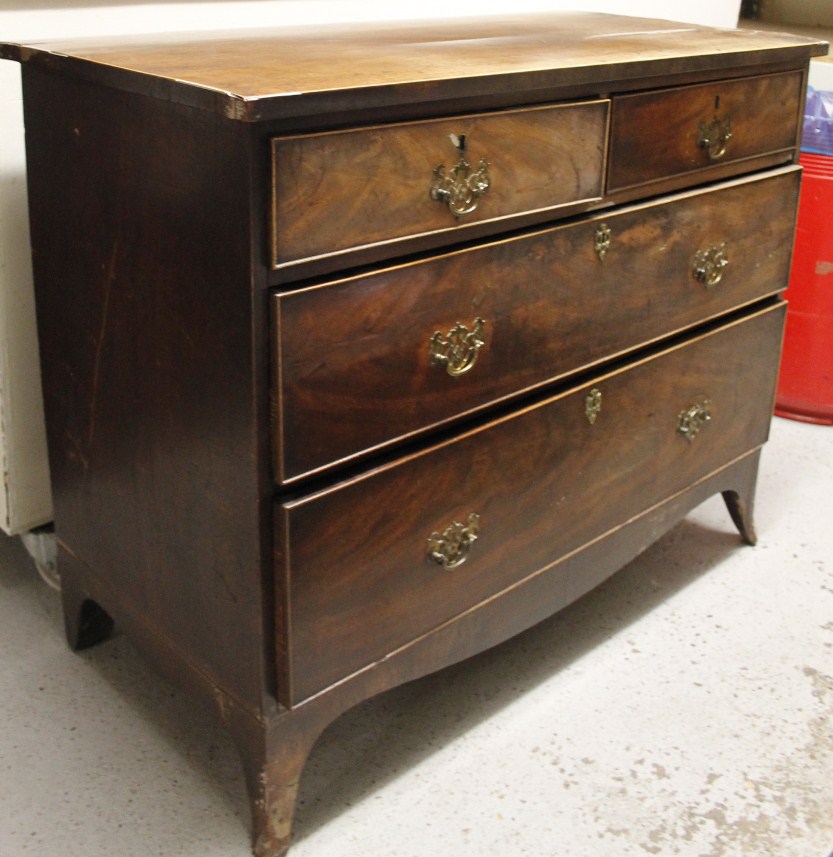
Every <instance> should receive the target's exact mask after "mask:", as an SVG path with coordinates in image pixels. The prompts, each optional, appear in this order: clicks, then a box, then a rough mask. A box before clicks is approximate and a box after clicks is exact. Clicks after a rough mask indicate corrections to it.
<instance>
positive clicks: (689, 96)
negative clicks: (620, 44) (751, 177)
mask: <svg viewBox="0 0 833 857" xmlns="http://www.w3.org/2000/svg"><path fill="white" fill-rule="evenodd" d="M803 94H804V79H803V75H802V73H801V72H797V71H795V72H788V73H785V74H770V75H761V76H759V77H750V78H742V79H739V80H727V81H717V82H714V83H706V84H698V85H696V86H683V87H676V88H673V89H665V90H656V91H653V92H646V93H639V94H635V95H622V96H618V97H617V98H615V99H614V102H613V114H612V120H611V136H610V167H609V172H608V181H607V189H608V191H609V192H611V193H613V192H615V191H620V190H623V189H625V188H628V187H633V186H640V185H646V184H649V183H651V182H656V181H661V180H664V179H669V178H673V177H675V176H676V177H682V178H683V180H684V183H685V184H691V183H693V182H695V181H705V180H706V179H707V178H708V173H709V171H710V170H714V168H717V167H721V168H723V171H724V174H725V173H726V172H727V171H729V172H732V173H740V172H744V171H747V170H749V169H752V168H753V167H754V163H751V162H752V161H754V159H755V158H761V157H764V156H777V155H778V154H779V153H780V154H781V156H782V160H783V161H788V160H791V159H792V157H793V153H794V152H795V150H796V147H797V145H798V129H799V124H798V122H799V112H800V110H801V108H802V106H803V103H804V99H803ZM678 184H679V182H678Z"/></svg>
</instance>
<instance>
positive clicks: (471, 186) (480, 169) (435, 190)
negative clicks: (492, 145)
mask: <svg viewBox="0 0 833 857" xmlns="http://www.w3.org/2000/svg"><path fill="white" fill-rule="evenodd" d="M451 142H452V143H454V145H455V146H456V147H457V149H458V151H459V152H460V160H459V161H457V163H456V164H455V165H454V166H453V167H452V168H451V173H450V175H447V174H446V171H445V166H442V165H441V166H439V167H435V168H434V180H433V181H432V182H431V199H436V200H439V201H440V202H444V203H446V204H447V205H448V210H449V211H450V212H451V213H452V214H453V215H454V216H455V217H457V218H460V217H463V215H466V214H471V213H472V212H473V211H475V209H476V208H477V205H478V203H479V202H480V197H481V196H483V194H484V193H486V192H487V191H488V190H489V187H490V186H491V179H490V178H489V162H488V161H487V160H486V159H485V158H481V159H480V163H479V164H478V165H477V169H476V170H474V169H472V165H471V164H470V163H469V162H468V161H467V160H466V135H465V134H461V135H460V136H459V137H457V136H456V135H455V134H452V135H451Z"/></svg>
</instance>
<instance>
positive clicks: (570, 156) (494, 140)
mask: <svg viewBox="0 0 833 857" xmlns="http://www.w3.org/2000/svg"><path fill="white" fill-rule="evenodd" d="M608 111H609V101H606V100H602V101H592V102H582V103H579V104H563V105H556V106H549V107H541V108H529V109H525V110H513V111H507V112H501V113H489V114H479V115H473V116H458V117H455V118H451V119H439V120H434V121H427V122H413V123H407V124H399V125H384V126H377V127H372V128H362V129H357V130H350V131H337V132H329V133H323V134H309V135H304V136H296V137H276V138H274V139H273V141H272V181H273V188H272V191H273V193H272V224H271V227H272V228H271V232H272V263H273V266H274V267H281V266H283V265H285V264H289V263H293V262H299V261H303V260H308V259H313V258H317V257H321V256H326V255H329V254H337V253H341V252H344V251H347V250H350V249H354V248H358V247H364V246H367V245H376V244H382V243H385V242H391V241H397V240H401V239H404V238H409V237H416V236H424V235H426V234H431V233H442V232H445V231H455V230H457V231H459V230H460V229H462V228H463V227H465V225H466V224H472V223H483V222H485V221H490V220H502V219H504V218H507V217H511V216H513V215H519V214H525V213H530V212H535V211H541V210H549V209H558V208H561V207H564V206H569V205H575V204H578V203H582V202H589V201H592V200H596V199H599V198H600V197H601V195H602V186H603V175H604V160H605V151H606V139H607V117H608ZM463 161H465V164H466V165H467V166H462V162H463Z"/></svg>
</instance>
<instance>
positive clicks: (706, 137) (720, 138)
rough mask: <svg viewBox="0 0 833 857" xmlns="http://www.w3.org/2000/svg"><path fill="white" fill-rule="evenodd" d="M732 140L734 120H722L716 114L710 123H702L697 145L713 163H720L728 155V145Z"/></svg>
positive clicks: (727, 118)
mask: <svg viewBox="0 0 833 857" xmlns="http://www.w3.org/2000/svg"><path fill="white" fill-rule="evenodd" d="M731 139H732V120H731V119H730V118H729V117H728V116H727V117H726V118H725V119H721V118H720V117H719V116H717V115H716V114H715V116H714V118H713V119H712V120H711V121H710V122H701V123H700V127H699V130H698V133H697V145H698V146H699V147H700V148H701V149H705V150H706V152H707V153H708V156H709V158H710V159H711V160H713V161H719V160H720V159H721V158H722V157H723V156H724V155H725V154H726V145H727V144H728V142H729V140H731Z"/></svg>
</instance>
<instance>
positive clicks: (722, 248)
mask: <svg viewBox="0 0 833 857" xmlns="http://www.w3.org/2000/svg"><path fill="white" fill-rule="evenodd" d="M728 264H729V256H728V247H727V245H726V242H725V241H724V242H723V243H722V244H712V245H711V247H707V248H706V249H705V250H700V251H699V252H698V253H697V255H696V256H695V257H694V276H695V277H696V278H697V279H698V280H699V281H700V282H701V283H703V284H704V285H705V286H706V288H708V289H711V288H713V287H714V286H716V285H717V284H718V283H719V282H720V281H721V280H722V279H723V271H724V270H725V269H726V266H727V265H728Z"/></svg>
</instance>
